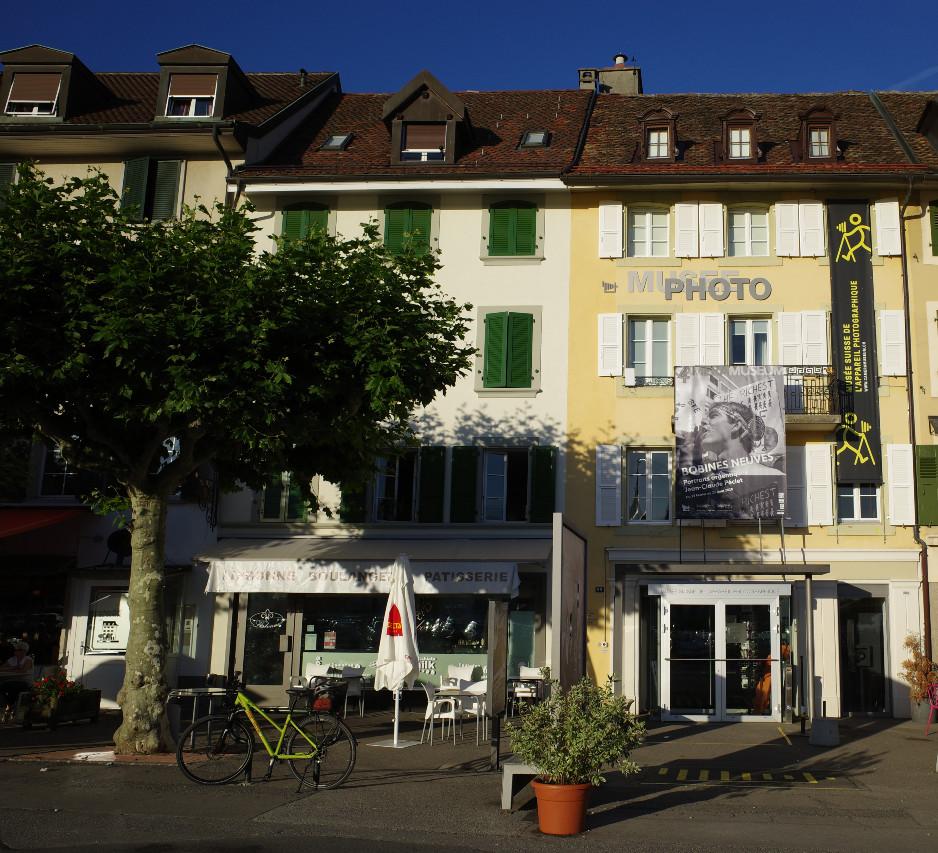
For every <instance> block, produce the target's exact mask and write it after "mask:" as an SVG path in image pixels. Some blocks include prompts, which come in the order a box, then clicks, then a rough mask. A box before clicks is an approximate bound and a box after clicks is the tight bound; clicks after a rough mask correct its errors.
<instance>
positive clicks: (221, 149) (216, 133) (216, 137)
mask: <svg viewBox="0 0 938 853" xmlns="http://www.w3.org/2000/svg"><path fill="white" fill-rule="evenodd" d="M212 142H214V143H215V147H216V148H217V149H218V153H219V154H221V158H222V160H224V161H225V167H226V168H227V170H228V172H227V174H226V175H225V205H226V206H227V207H234V206H235V205H236V204H237V203H238V199H239V198H240V197H241V181H240V180H239V181H238V190H237V193H236V194H235V197H234V199H231V198H230V197H229V195H228V189H227V187H228V182H229V181H230V180H231V175H232V172H234V167H233V166H232V165H231V159H230V158H229V157H228V152H227V151H225V146H224V145H222V144H221V130H220V128H219V127H218V125H217V124H216V125H214V126H213V127H212Z"/></svg>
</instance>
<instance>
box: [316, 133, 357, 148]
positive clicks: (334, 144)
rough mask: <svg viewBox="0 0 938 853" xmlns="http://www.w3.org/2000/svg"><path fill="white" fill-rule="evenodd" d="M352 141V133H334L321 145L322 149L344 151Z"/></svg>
mask: <svg viewBox="0 0 938 853" xmlns="http://www.w3.org/2000/svg"><path fill="white" fill-rule="evenodd" d="M351 141H352V134H351V133H333V134H332V135H331V136H328V137H326V141H325V142H323V144H322V145H320V146H319V147H320V149H321V150H322V151H344V150H345V149H346V148H348V144H349V143H350V142H351Z"/></svg>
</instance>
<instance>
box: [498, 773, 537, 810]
mask: <svg viewBox="0 0 938 853" xmlns="http://www.w3.org/2000/svg"><path fill="white" fill-rule="evenodd" d="M540 772H541V771H540V770H538V769H537V768H536V767H535V766H534V765H533V764H522V763H521V762H520V761H506V762H504V764H502V811H506V812H511V811H514V810H515V809H516V808H520V807H521V806H523V805H524V804H525V803H526V802H528V801H529V800H530V799H531V797H533V796H534V791H533V790H531V788H530V783H531V780H532V779H533V778H534V777H535V776H537V775H538V774H539V773H540ZM522 792H526V793H527V797H526V798H525V800H524V801H523V802H520V803H518V805H517V806H516V805H515V798H516V797H517V796H519V795H520V794H521V793H522Z"/></svg>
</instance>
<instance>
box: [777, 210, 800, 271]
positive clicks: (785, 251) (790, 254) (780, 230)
mask: <svg viewBox="0 0 938 853" xmlns="http://www.w3.org/2000/svg"><path fill="white" fill-rule="evenodd" d="M775 254H776V255H778V256H779V257H780V258H795V257H797V256H798V255H800V254H801V249H800V243H799V241H798V205H797V204H796V203H795V202H792V201H778V202H776V203H775Z"/></svg>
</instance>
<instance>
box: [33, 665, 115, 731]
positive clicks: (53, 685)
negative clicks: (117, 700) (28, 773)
mask: <svg viewBox="0 0 938 853" xmlns="http://www.w3.org/2000/svg"><path fill="white" fill-rule="evenodd" d="M100 711H101V691H100V690H88V689H86V688H85V686H84V685H83V684H82V683H81V682H80V681H71V680H69V679H68V677H67V676H66V674H65V670H64V669H62V668H61V667H60V668H58V669H56V670H55V672H53V673H52V674H51V675H47V676H44V677H43V678H39V679H37V680H36V681H34V682H33V687H32V690H31V691H30V692H29V693H23V694H21V695H20V700H19V703H18V705H17V708H16V721H17V722H18V723H21V724H22V726H23V728H24V729H28V728H32V726H34V725H36V724H41V725H46V726H48V727H49V728H50V729H54V728H56V726H58V725H59V723H69V722H77V721H78V720H88V721H89V722H92V723H93V722H96V721H97V719H98V714H99V713H100Z"/></svg>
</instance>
